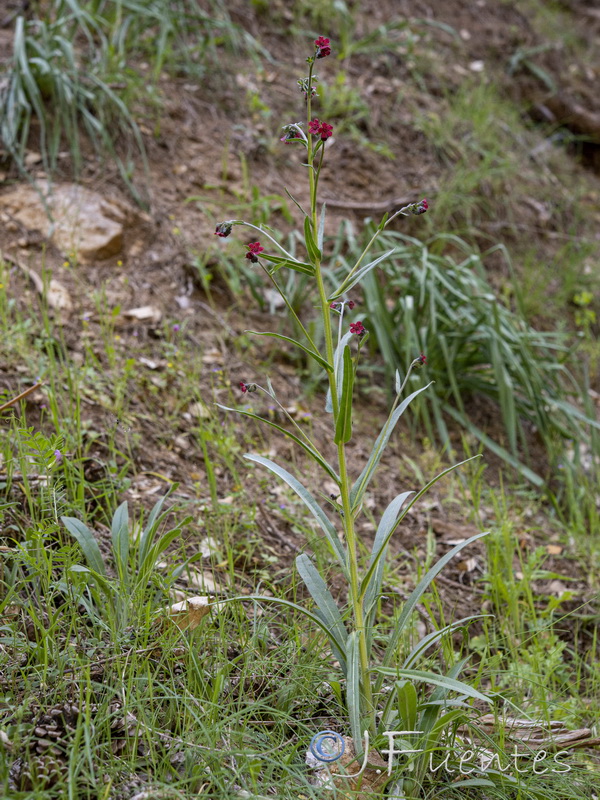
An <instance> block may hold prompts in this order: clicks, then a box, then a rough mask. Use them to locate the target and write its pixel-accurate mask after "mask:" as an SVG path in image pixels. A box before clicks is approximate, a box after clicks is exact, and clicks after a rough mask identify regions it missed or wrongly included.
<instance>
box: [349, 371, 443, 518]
mask: <svg viewBox="0 0 600 800" xmlns="http://www.w3.org/2000/svg"><path fill="white" fill-rule="evenodd" d="M430 386H431V383H428V384H427V386H422V387H421V388H420V389H417V391H416V392H413V393H412V394H410V395H409V396H408V397H407V398H406V399H405V400H403V401H402V402H401V403H400V405H399V406H398V408H397V409H396V410H395V411H394V412H393V413H392V414H391V415H390V416H389V417H388V419H387V420H386V423H385V425H384V426H383V429H382V431H381V433H380V434H379V436H378V437H377V440H376V441H375V444H374V446H373V451H372V453H371V455H370V457H369V460H368V461H367V464H366V465H365V468H364V469H363V471H362V472H361V473H360V475H359V477H358V479H357V480H356V482H355V484H354V486H353V487H352V491H351V492H350V502H351V503H352V509H353V510H354V509H356V508H357V507H358V506H359V505H360V502H361V500H362V497H363V494H364V493H365V489H366V488H367V486H368V485H369V481H370V480H371V478H372V477H373V475H374V473H375V470H376V469H377V465H378V464H379V461H380V459H381V456H382V455H383V451H384V450H385V448H386V445H387V443H388V441H389V438H390V436H391V435H392V432H393V430H394V428H395V427H396V424H397V422H398V420H399V419H400V417H401V416H402V414H404V412H405V410H406V409H407V408H408V406H409V405H410V404H411V403H412V401H413V400H414V399H415V397H417V395H419V394H421V392H424V391H425V389H428V388H429V387H430Z"/></svg>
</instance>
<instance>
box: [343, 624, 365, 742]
mask: <svg viewBox="0 0 600 800" xmlns="http://www.w3.org/2000/svg"><path fill="white" fill-rule="evenodd" d="M359 636H360V633H359V631H352V633H351V634H349V636H348V639H347V640H346V662H347V665H348V675H347V678H346V706H347V708H348V715H349V717H350V732H351V734H352V739H353V740H354V747H355V750H356V752H357V754H358V749H359V747H360V745H361V743H362V740H363V739H362V733H363V732H362V731H361V729H360V728H361V725H360V663H359V648H358V637H359Z"/></svg>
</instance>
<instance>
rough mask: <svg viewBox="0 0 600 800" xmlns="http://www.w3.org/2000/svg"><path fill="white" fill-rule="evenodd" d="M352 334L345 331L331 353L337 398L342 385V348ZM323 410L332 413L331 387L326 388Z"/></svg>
mask: <svg viewBox="0 0 600 800" xmlns="http://www.w3.org/2000/svg"><path fill="white" fill-rule="evenodd" d="M352 336H353V334H351V333H350V331H347V332H346V333H345V334H344V335H343V336H342V338H341V339H340V340H339V342H338V345H337V347H336V348H335V352H334V354H333V370H334V373H335V385H336V387H337V390H338V399H339V390H340V388H341V385H342V365H343V361H342V355H343V353H344V348H345V347H346V345H347V344H348V342H349V341H350V339H351V338H352ZM325 411H326V412H327V413H328V414H333V403H332V402H331V388H329V389H328V390H327V399H326V400H325Z"/></svg>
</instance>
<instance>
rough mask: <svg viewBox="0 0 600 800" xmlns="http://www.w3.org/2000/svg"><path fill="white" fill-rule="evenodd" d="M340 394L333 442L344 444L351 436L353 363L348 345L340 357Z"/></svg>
mask: <svg viewBox="0 0 600 800" xmlns="http://www.w3.org/2000/svg"><path fill="white" fill-rule="evenodd" d="M341 374H342V381H341V395H340V398H339V399H340V402H339V407H338V414H337V419H336V422H335V436H334V439H333V441H334V442H335V444H346V442H349V441H350V439H351V438H352V390H353V388H354V364H353V363H352V356H351V354H350V348H349V347H348V345H346V346H345V347H344V356H343V359H342V370H341Z"/></svg>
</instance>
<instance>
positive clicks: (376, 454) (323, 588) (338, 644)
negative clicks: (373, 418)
mask: <svg viewBox="0 0 600 800" xmlns="http://www.w3.org/2000/svg"><path fill="white" fill-rule="evenodd" d="M314 45H315V49H314V53H313V54H312V55H311V56H310V57H309V58H307V64H308V76H307V77H305V78H302V79H301V80H299V81H298V85H299V87H300V90H301V92H302V94H303V96H304V98H305V108H306V120H305V121H303V122H292V123H289V124H287V125H285V126H284V128H283V131H284V134H283V136H282V138H281V140H282V141H283V142H284V143H285V144H286V145H287V144H294V145H297V146H299V147H302V148H304V150H305V152H306V161H305V165H306V168H307V175H308V186H309V193H310V207H309V208H308V209H305V208H303V207H302V205H301V204H300V203H299V202H298V201H296V200H295V198H293V196H292V195H290V196H291V197H292V199H293V200H294V202H295V203H296V206H297V207H298V209H299V211H300V212H301V214H302V218H303V227H304V245H305V258H304V259H303V260H300V259H298V258H296V257H294V256H293V255H292V254H291V253H289V252H288V251H287V250H286V249H285V248H284V247H283V246H282V245H281V244H280V243H279V242H278V241H277V240H276V239H275V238H274V237H273V236H272V235H271V234H270V233H269V232H268V231H266V230H264V229H263V228H261V227H257V226H255V225H253V224H251V223H249V222H245V221H243V220H227V221H225V222H222V223H220V224H219V225H217V228H216V230H215V234H216V235H217V236H220V237H227V236H229V235H230V233H231V231H232V229H233V228H234V227H235V226H245V227H248V228H251V229H254V231H258V233H259V234H260V237H259V238H260V241H253V242H251V243H250V244H248V245H247V246H246V249H247V252H246V254H245V257H246V258H247V259H248V260H249V261H251V262H252V263H253V264H257V265H258V266H259V267H260V268H262V270H263V272H264V274H265V276H266V278H267V280H268V281H270V282H271V284H272V285H273V287H274V288H275V290H276V291H277V292H278V293H279V294H280V295H281V297H282V299H283V302H284V303H285V305H286V307H287V310H288V312H289V314H290V316H291V317H292V318H293V320H294V321H295V323H296V325H297V328H298V330H299V331H300V333H301V336H300V337H299V338H298V339H293V338H290V337H287V336H283V335H281V334H278V333H271V332H259V331H252V332H251V333H255V334H257V335H261V336H273V337H277V338H279V339H284V340H285V341H287V342H288V343H289V344H290V345H292V346H293V347H296V348H299V349H300V350H302V351H303V352H304V353H305V355H306V356H308V358H310V359H312V360H313V361H315V362H316V363H317V364H318V365H319V367H320V368H321V369H322V370H323V373H324V375H325V377H326V379H327V383H328V387H327V397H326V401H325V412H326V414H328V415H329V418H330V420H331V422H330V435H331V438H332V441H333V443H334V445H335V450H336V452H337V459H336V461H335V463H329V461H328V460H327V459H326V458H325V457H324V455H323V454H322V447H321V446H320V444H319V442H317V441H315V440H314V439H313V438H311V436H309V435H308V434H307V433H306V431H304V430H303V429H302V428H301V427H300V426H299V425H298V424H297V423H296V421H295V420H294V419H293V418H292V417H291V416H290V415H289V414H288V413H287V412H286V409H285V408H284V407H283V406H281V405H279V404H278V405H279V407H280V409H281V411H282V412H283V414H284V415H285V416H286V417H287V419H288V422H289V427H287V428H286V427H283V426H282V425H279V424H277V423H276V422H275V421H273V420H272V419H264V418H262V417H260V416H259V415H257V414H255V413H253V412H252V411H250V410H248V409H247V408H246V409H241V410H240V409H229V408H226V407H225V406H222V408H225V409H226V410H228V411H233V410H236V411H238V412H239V413H241V414H244V415H245V416H247V417H251V418H253V419H259V420H261V422H263V423H264V424H266V425H269V426H270V427H272V428H275V429H276V430H277V431H279V433H280V434H282V435H283V436H286V437H288V438H289V439H291V440H292V441H293V442H294V443H295V444H296V445H298V446H299V447H300V448H302V449H303V450H304V452H305V453H306V454H307V455H308V456H309V457H310V458H311V459H312V460H313V461H314V463H315V464H316V466H317V467H318V469H319V471H320V472H321V474H322V475H323V477H324V478H327V479H329V480H330V481H333V483H334V484H335V487H336V493H335V494H334V495H333V496H332V497H331V501H330V507H329V509H328V510H329V512H330V513H326V511H325V510H324V508H323V507H322V504H321V503H320V502H319V501H318V500H317V499H316V497H315V496H314V494H312V493H311V492H310V491H309V489H308V488H307V487H306V486H304V485H303V484H302V483H301V482H300V481H299V480H298V479H297V478H296V477H294V476H293V475H292V474H291V473H290V472H288V470H287V469H285V468H284V467H283V466H281V465H279V464H277V463H275V462H274V461H272V460H271V459H269V458H265V457H264V456H262V455H256V454H247V455H246V456H245V457H246V458H247V459H248V460H250V461H253V462H255V463H257V464H260V465H261V466H263V467H265V468H266V469H268V470H270V471H271V472H272V473H274V474H275V475H276V476H277V477H278V478H280V479H281V480H282V481H283V482H284V483H286V484H287V485H288V486H289V487H291V489H293V490H294V492H296V494H297V495H298V496H299V497H300V499H301V500H302V502H303V503H304V505H305V506H306V508H307V509H308V511H309V512H310V513H311V514H312V516H313V517H314V519H315V520H316V522H317V524H318V525H319V526H320V528H321V530H322V532H323V535H324V537H325V539H326V541H327V544H328V547H329V551H330V554H331V557H332V559H333V561H334V562H335V563H336V566H337V569H338V570H339V572H340V573H341V575H342V576H343V578H344V580H345V582H346V586H347V604H346V605H345V606H343V607H340V605H339V604H338V602H336V600H335V598H334V596H333V595H332V593H331V591H330V590H329V588H328V586H327V582H326V579H325V577H324V576H323V575H321V573H320V572H319V570H318V569H317V567H316V566H315V564H314V563H313V561H312V560H311V558H310V557H309V556H308V555H306V554H302V555H300V556H298V558H297V559H296V567H297V570H298V574H299V575H300V577H301V578H302V580H303V581H304V583H305V584H306V587H307V589H308V591H309V593H310V595H311V597H312V599H313V600H314V603H315V606H316V609H315V610H311V609H309V608H305V607H302V606H299V605H296V604H294V603H292V602H290V601H288V600H282V599H276V598H270V597H262V596H256V598H255V599H262V600H264V601H269V602H276V603H280V604H283V605H285V606H288V607H293V608H295V609H299V610H301V611H302V613H303V614H305V615H306V616H307V617H308V618H309V619H310V620H311V621H312V622H313V623H314V624H315V625H316V626H318V627H319V628H320V629H321V630H322V631H323V632H324V633H325V634H326V636H327V638H328V640H329V644H330V647H331V652H332V654H333V656H334V657H335V659H336V660H337V661H338V662H339V665H340V669H341V672H342V674H343V676H344V678H345V685H346V693H345V700H346V706H347V711H348V715H349V723H350V727H351V733H352V738H353V740H354V743H355V750H356V752H357V753H360V752H361V751H362V749H363V748H364V745H363V742H364V737H365V732H366V735H367V737H368V736H371V737H377V736H378V735H379V734H382V733H383V731H385V730H386V729H387V728H388V726H389V725H397V724H399V722H398V720H402V719H403V718H402V713H403V712H402V708H405V706H406V697H407V696H410V697H413V695H412V693H411V691H410V690H409V689H407V688H406V687H407V686H410V687H411V689H412V686H413V684H414V683H416V682H426V683H430V684H432V685H435V686H436V687H437V689H436V691H438V692H439V691H442V692H446V693H448V692H451V691H456V692H459V693H461V695H462V696H463V698H464V697H476V698H478V699H480V700H484V699H485V698H484V697H483V695H481V694H480V693H479V692H478V691H476V690H475V689H473V688H472V687H470V686H468V685H467V684H465V683H462V682H461V681H459V680H458V679H457V677H456V675H452V676H440V675H437V674H433V673H429V672H426V671H423V670H418V669H415V665H416V664H417V662H418V660H419V657H420V656H421V655H422V654H423V652H424V651H425V650H426V649H427V648H429V647H430V646H431V645H433V644H434V643H435V642H436V641H437V640H438V639H439V638H440V637H441V636H442V635H443V634H444V633H445V632H448V631H450V630H455V629H456V627H457V626H459V625H461V624H466V623H467V621H468V620H466V619H465V620H461V621H460V622H456V623H453V624H452V625H450V626H447V627H446V628H444V629H443V630H442V631H438V632H436V633H435V634H433V635H432V634H430V635H429V636H427V637H425V639H424V640H423V641H421V642H420V643H419V644H418V645H417V646H416V647H415V648H413V649H412V651H411V652H408V653H402V652H401V651H402V645H403V644H404V642H403V633H404V631H405V629H406V626H407V623H408V622H409V620H410V617H411V614H412V611H413V610H414V608H415V606H416V604H417V603H418V601H419V599H420V598H421V596H422V595H423V593H424V592H425V591H426V590H427V588H428V587H429V585H430V584H431V582H432V581H433V579H434V578H435V577H436V575H438V573H439V572H440V571H441V570H442V569H443V567H444V566H445V564H447V563H448V561H449V560H450V559H451V558H452V557H453V556H454V555H456V554H457V553H458V552H459V551H460V550H462V549H463V548H464V547H466V546H467V545H469V544H470V543H471V542H473V541H475V540H476V539H478V538H480V537H481V536H484V535H485V534H483V533H482V534H478V535H476V536H473V537H472V538H471V539H469V540H468V541H465V542H463V543H461V544H459V545H457V546H456V547H454V548H453V549H452V550H451V551H450V552H449V553H447V554H446V555H445V556H444V557H443V558H442V559H441V560H440V561H438V562H437V564H435V566H434V567H432V568H431V569H430V570H429V571H428V572H427V573H426V574H425V575H424V576H423V578H422V579H421V580H420V582H419V583H418V585H417V586H416V588H415V590H414V591H413V592H412V594H411V595H410V597H409V598H408V600H407V601H406V602H405V604H404V606H403V608H402V610H401V612H400V614H399V616H398V617H397V618H396V619H395V621H394V624H393V625H392V628H391V630H390V631H389V632H388V634H387V637H386V640H385V647H384V654H383V657H382V658H380V657H378V656H377V654H376V653H375V648H374V641H375V636H374V633H375V625H376V614H377V607H378V600H379V599H380V597H381V592H382V581H383V567H384V560H385V557H386V553H387V550H388V545H389V542H390V540H391V538H392V536H393V534H394V532H395V531H396V530H397V528H398V526H399V525H400V523H401V522H402V520H403V519H404V518H405V516H406V514H407V513H408V511H409V510H410V508H411V507H412V506H413V505H414V503H415V502H417V501H418V499H419V498H420V497H421V496H422V495H423V493H424V492H426V491H427V490H428V489H429V488H430V487H431V486H432V485H433V484H434V483H435V482H436V481H437V480H439V479H440V478H441V477H442V476H443V475H445V474H447V473H448V472H449V471H450V470H451V469H454V468H455V467H451V468H450V469H447V470H445V471H444V472H442V473H441V474H440V475H438V476H436V477H435V478H434V479H433V480H432V481H430V482H429V483H428V484H427V485H426V486H424V487H423V488H421V489H419V490H416V491H403V492H401V493H399V494H398V495H397V496H396V497H395V498H394V499H393V500H392V501H391V502H390V504H389V505H388V507H387V508H386V509H385V511H384V512H383V515H382V517H381V520H380V522H379V525H378V527H377V531H376V534H375V539H374V542H373V544H372V546H371V547H370V548H369V549H370V556H369V558H368V559H367V560H366V563H364V562H363V559H362V558H361V557H360V552H361V549H362V548H361V547H360V546H359V544H363V545H365V546H366V543H359V541H358V537H357V532H356V521H357V519H358V517H359V516H360V514H361V511H362V507H363V503H364V499H365V493H366V492H367V489H368V487H369V485H370V483H371V481H372V479H373V477H374V475H375V473H376V471H377V468H378V466H379V463H380V460H381V457H382V454H383V452H384V450H385V448H386V446H387V444H388V441H389V439H390V437H391V435H392V433H393V431H394V428H395V427H396V425H397V423H398V421H399V419H400V417H401V416H402V414H403V413H404V411H405V410H406V409H407V408H408V406H409V405H410V404H411V402H412V401H413V400H414V398H415V397H417V395H419V394H420V393H421V392H423V391H425V390H426V389H427V386H422V387H421V388H419V389H417V390H416V391H413V392H412V393H411V394H409V395H408V396H407V397H403V395H404V390H405V387H406V385H407V382H408V380H409V377H410V375H411V372H412V370H414V369H417V368H419V367H422V366H423V365H424V364H425V363H426V356H425V355H424V354H420V355H417V356H416V357H415V359H414V360H413V362H412V364H411V365H410V369H409V370H408V372H407V374H406V375H405V376H404V379H403V380H401V378H400V375H399V374H398V373H397V374H396V385H395V394H396V397H395V400H394V402H393V404H392V408H391V410H390V412H389V415H388V418H387V420H386V421H385V423H384V425H383V427H382V429H381V431H380V433H379V435H378V436H377V438H376V440H375V442H374V444H373V447H372V450H371V454H370V456H369V458H368V459H367V461H366V463H365V464H364V465H362V469H361V471H360V473H359V474H358V475H354V474H353V467H354V465H353V464H351V463H350V461H349V457H348V452H347V446H348V443H349V442H350V441H351V439H352V412H353V400H354V383H355V378H356V372H357V368H358V364H359V358H360V355H361V350H362V348H363V346H364V344H365V342H366V340H367V338H368V335H369V334H368V331H367V330H366V328H365V327H364V325H363V323H362V322H361V321H360V320H355V321H353V322H350V323H349V324H348V323H347V318H348V315H349V313H350V312H352V311H353V309H354V307H355V303H354V301H353V300H351V299H349V292H351V290H352V289H353V288H354V287H356V286H357V285H358V284H359V283H360V282H361V280H362V279H363V278H364V277H365V276H366V275H367V274H368V273H369V272H370V271H371V270H372V269H374V268H375V267H377V266H378V264H380V263H381V262H383V261H384V260H385V259H386V258H388V257H389V256H390V255H391V254H392V253H393V252H394V251H393V250H389V251H387V252H384V253H383V254H381V255H379V256H377V257H376V258H373V259H371V260H369V258H368V255H369V252H370V251H371V249H372V247H373V245H374V243H375V241H376V239H377V237H378V236H379V234H380V233H381V232H382V231H383V230H384V229H385V227H386V226H387V225H389V224H390V222H391V221H392V220H393V219H395V218H396V217H399V216H408V215H411V214H414V215H419V214H423V213H425V212H426V211H427V210H428V208H429V206H428V203H427V200H425V199H423V200H420V201H418V202H414V203H411V204H410V205H407V206H405V207H403V208H400V209H398V210H397V211H396V212H395V213H393V214H392V215H391V216H388V215H387V214H386V215H385V216H384V217H383V219H382V220H381V223H380V224H379V226H378V228H377V230H376V231H375V233H374V234H373V236H372V238H371V240H370V242H369V243H368V244H367V246H366V247H365V249H364V251H363V252H362V253H361V255H360V257H359V258H358V260H357V262H356V263H355V264H354V266H353V267H352V268H351V269H350V270H349V272H348V274H347V275H346V276H345V277H344V278H343V280H341V282H340V283H339V284H332V283H331V280H332V278H331V277H330V273H326V272H324V270H323V263H324V260H325V254H324V228H325V215H326V207H325V203H322V204H319V201H318V188H319V179H320V175H321V171H322V168H323V163H324V160H325V157H326V153H327V151H328V148H329V147H331V146H332V144H333V126H332V125H331V124H329V123H328V122H326V121H323V120H321V119H319V118H318V117H316V116H314V115H313V102H314V101H315V98H316V97H317V90H316V83H317V80H318V79H317V76H316V75H315V73H314V67H315V63H316V61H317V60H318V59H322V58H325V57H327V56H328V55H330V53H331V46H330V41H329V39H327V38H326V37H323V36H321V37H319V38H318V39H316V40H315V43H314ZM284 269H292V270H296V271H297V272H301V273H303V274H305V275H308V276H309V277H310V279H311V291H312V293H313V297H314V299H315V301H316V305H317V307H318V309H319V313H320V316H321V320H322V324H323V330H324V345H322V346H321V347H319V346H318V345H317V343H316V342H315V340H314V338H313V336H312V335H311V333H310V332H309V329H308V327H306V326H305V325H304V323H303V322H302V319H301V318H300V316H299V314H298V313H296V311H295V310H294V308H293V307H292V305H291V303H290V302H289V300H288V297H287V296H286V294H285V291H284V289H283V288H282V286H281V284H280V283H279V282H278V272H279V271H280V270H284ZM239 388H240V390H241V391H242V392H243V393H252V392H257V391H259V392H263V393H265V394H266V395H268V396H269V398H270V400H271V401H274V402H276V403H278V401H277V397H276V394H275V391H274V389H273V387H272V385H271V383H270V381H269V382H268V383H267V388H263V387H262V386H259V385H257V384H254V383H250V384H248V383H245V382H241V383H240V384H239ZM456 466H458V465H456ZM245 599H248V598H247V597H246V598H245ZM378 652H379V653H380V652H381V638H380V634H378ZM390 678H391V679H393V680H390ZM415 698H416V695H415ZM415 702H416V700H415ZM415 708H416V706H415ZM399 709H400V710H399ZM430 716H431V715H430ZM434 719H435V717H434ZM409 723H410V720H408V719H404V721H403V722H402V724H405V725H408V724H409ZM410 724H415V720H414V719H413V720H412V723H410ZM423 724H425V723H423ZM426 733H427V732H426ZM440 733H441V729H440V731H438V733H437V736H438V737H439V736H440ZM429 735H430V739H431V737H432V736H433V734H432V732H431V731H429ZM434 738H435V737H434ZM371 741H373V740H371ZM428 741H429V744H430V745H431V741H430V740H428Z"/></svg>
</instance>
